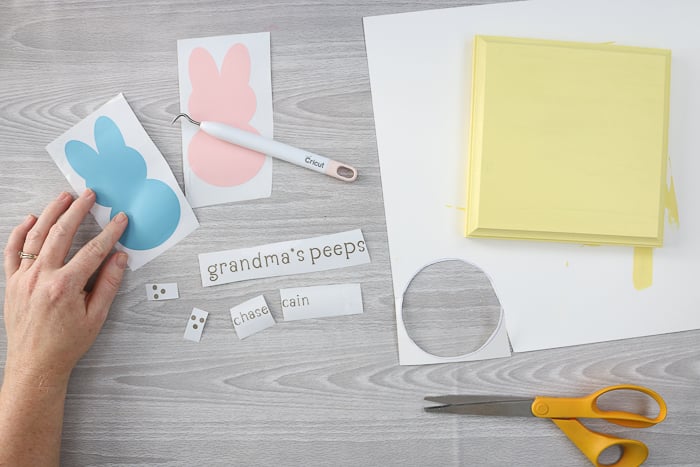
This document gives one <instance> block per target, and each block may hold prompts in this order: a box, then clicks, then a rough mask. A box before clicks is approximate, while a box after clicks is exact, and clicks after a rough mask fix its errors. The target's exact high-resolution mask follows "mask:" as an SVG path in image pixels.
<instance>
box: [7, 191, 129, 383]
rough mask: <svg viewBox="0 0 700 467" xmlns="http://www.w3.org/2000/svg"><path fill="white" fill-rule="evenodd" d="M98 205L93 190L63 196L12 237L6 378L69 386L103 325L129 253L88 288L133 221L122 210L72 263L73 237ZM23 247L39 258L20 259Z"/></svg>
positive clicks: (116, 256)
mask: <svg viewBox="0 0 700 467" xmlns="http://www.w3.org/2000/svg"><path fill="white" fill-rule="evenodd" d="M94 204H95V193H94V192H93V191H92V190H89V189H88V190H85V192H84V193H83V194H82V195H81V196H80V197H78V198H77V199H76V200H75V201H74V200H73V197H72V196H71V195H70V194H68V193H62V194H61V195H60V196H59V197H58V198H57V199H56V200H54V201H53V202H51V204H49V205H48V206H47V207H46V209H45V210H44V212H43V213H42V214H41V216H39V218H38V219H37V218H36V217H34V216H28V217H27V219H25V221H24V222H23V223H22V224H20V225H19V226H17V227H16V228H15V229H14V230H13V231H12V233H11V234H10V237H9V239H8V242H7V246H6V248H5V277H6V283H7V287H6V290H5V307H4V320H5V329H6V330H7V364H6V366H5V379H6V381H7V379H8V376H12V377H13V378H14V379H16V380H18V381H21V382H25V383H27V384H31V385H33V386H36V385H40V386H55V385H65V384H67V382H68V378H69V376H70V373H71V371H72V370H73V367H74V366H75V364H76V363H77V362H78V360H79V359H80V357H82V356H83V354H85V352H87V350H88V349H89V348H90V346H91V345H92V343H93V342H94V340H95V338H96V337H97V334H98V333H99V332H100V329H102V325H103V323H104V321H105V319H106V317H107V312H108V311H109V307H110V305H111V304H112V301H113V300H114V297H115V295H116V293H117V290H118V289H119V285H120V283H121V279H122V275H123V274H124V269H125V268H126V262H127V255H126V253H123V252H120V253H116V254H114V255H112V256H111V257H110V258H109V259H108V260H107V261H106V262H105V263H104V265H103V266H102V269H101V270H100V272H99V274H98V276H97V280H96V282H95V284H94V286H93V288H92V290H91V291H90V292H87V291H85V286H86V284H87V282H88V279H89V278H90V276H92V274H93V273H94V272H95V271H96V270H97V269H98V268H99V267H100V264H102V262H103V261H104V260H105V258H106V257H107V255H108V254H109V252H110V251H111V249H112V248H113V247H114V245H115V244H116V242H117V241H118V240H119V237H120V236H121V235H122V233H123V232H124V229H125V228H126V226H127V223H128V221H127V217H126V215H124V214H123V213H120V214H118V215H117V216H115V217H114V218H113V219H112V220H111V221H110V223H109V224H107V226H106V227H105V228H104V230H103V231H102V232H101V233H100V234H99V235H97V236H96V237H95V238H93V239H92V240H91V241H90V242H88V243H87V244H86V245H85V246H83V247H82V248H81V249H80V250H79V251H78V252H77V253H76V254H75V256H74V257H73V258H72V259H71V260H70V261H69V262H68V263H65V259H66V256H67V255H68V252H69V250H70V247H71V244H72V242H73V237H74V236H75V233H76V231H77V230H78V227H79V226H80V223H81V222H82V221H83V219H84V218H85V216H86V214H87V213H88V211H89V210H90V208H92V206H93V205H94ZM19 251H24V252H26V253H35V254H37V255H38V256H37V257H36V259H20V257H19V255H18V252H19Z"/></svg>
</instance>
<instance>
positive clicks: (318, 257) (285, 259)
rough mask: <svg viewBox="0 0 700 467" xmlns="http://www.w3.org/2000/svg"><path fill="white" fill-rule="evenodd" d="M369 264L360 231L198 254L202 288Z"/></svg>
mask: <svg viewBox="0 0 700 467" xmlns="http://www.w3.org/2000/svg"><path fill="white" fill-rule="evenodd" d="M369 262H370V259H369V252H368V251H367V245H366V243H365V239H364V237H363V236H362V231H361V230H360V229H356V230H349V231H347V232H340V233H337V234H331V235H323V236H320V237H313V238H305V239H301V240H292V241H287V242H279V243H270V244H268V245H260V246H256V247H252V248H241V249H238V250H227V251H217V252H213V253H202V254H200V255H199V272H200V275H201V277H202V286H204V287H210V286H212V285H220V284H228V283H230V282H239V281H244V280H249V279H260V278H263V277H274V276H286V275H290V274H302V273H307V272H315V271H327V270H329V269H338V268H345V267H349V266H357V265H360V264H367V263H369Z"/></svg>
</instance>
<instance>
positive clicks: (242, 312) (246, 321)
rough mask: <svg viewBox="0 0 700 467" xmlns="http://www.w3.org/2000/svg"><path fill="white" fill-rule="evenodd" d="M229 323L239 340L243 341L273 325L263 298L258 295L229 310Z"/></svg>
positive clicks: (270, 313) (273, 321)
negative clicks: (231, 324)
mask: <svg viewBox="0 0 700 467" xmlns="http://www.w3.org/2000/svg"><path fill="white" fill-rule="evenodd" d="M230 311H231V322H233V329H234V330H235V331H236V335H237V336H238V338H239V339H245V338H246V337H249V336H252V335H253V334H256V333H258V332H260V331H262V330H265V329H267V328H269V327H271V326H274V325H275V318H273V317H272V312H271V311H270V307H268V306H267V302H266V301H265V297H264V296H262V295H258V296H257V297H255V298H251V299H250V300H248V301H245V302H243V303H241V304H240V305H237V306H234V307H233V308H231V310H230Z"/></svg>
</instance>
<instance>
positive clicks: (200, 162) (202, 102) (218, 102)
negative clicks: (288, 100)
mask: <svg viewBox="0 0 700 467" xmlns="http://www.w3.org/2000/svg"><path fill="white" fill-rule="evenodd" d="M177 50H178V71H179V82H180V109H181V111H182V112H184V113H187V114H189V115H190V116H191V117H192V118H194V119H195V120H197V121H204V120H206V121H214V122H220V123H224V124H226V125H230V126H234V127H236V128H240V129H242V130H245V131H249V132H252V133H255V134H260V135H262V136H265V137H267V138H272V136H273V134H272V133H273V131H272V130H273V120H272V81H271V71H270V35H269V33H256V34H240V35H232V36H216V37H205V38H197V39H183V40H179V41H178V42H177ZM182 156H183V171H184V178H185V192H186V194H187V199H188V200H189V201H190V203H192V206H194V207H200V206H208V205H212V204H221V203H227V202H233V201H242V200H248V199H256V198H266V197H269V196H270V195H271V193H272V160H271V159H270V158H269V157H267V156H265V155H264V154H261V153H259V152H256V151H253V150H250V149H246V148H243V147H241V146H237V145H234V144H230V143H227V142H225V141H222V140H220V139H217V138H214V137H212V136H210V135H208V134H206V133H204V132H203V131H201V130H199V129H198V128H197V127H196V126H194V125H189V124H185V125H183V126H182Z"/></svg>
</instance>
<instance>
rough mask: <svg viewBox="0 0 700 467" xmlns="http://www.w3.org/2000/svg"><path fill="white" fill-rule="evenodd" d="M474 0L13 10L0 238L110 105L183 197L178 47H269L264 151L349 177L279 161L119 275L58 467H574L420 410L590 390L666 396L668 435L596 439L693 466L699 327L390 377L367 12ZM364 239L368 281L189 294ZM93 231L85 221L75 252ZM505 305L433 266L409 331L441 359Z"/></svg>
mask: <svg viewBox="0 0 700 467" xmlns="http://www.w3.org/2000/svg"><path fill="white" fill-rule="evenodd" d="M468 3H469V2H468V1H449V0H445V1H440V0H435V1H431V2H411V1H396V0H394V1H376V2H375V1H367V0H364V1H360V2H356V3H354V4H348V3H346V2H340V1H337V2H331V1H309V0H300V1H296V2H275V1H270V0H256V1H248V2H242V1H223V0H209V1H196V0H187V1H183V0H168V1H163V0H144V1H141V0H138V1H137V0H130V1H111V2H107V1H86V0H82V1H77V0H72V1H54V2H51V1H44V2H32V1H13V0H10V1H9V2H8V1H5V2H3V5H2V8H1V9H0V143H1V144H0V213H1V217H0V237H2V241H3V242H4V241H5V240H6V239H7V236H8V235H9V232H10V230H11V228H12V227H13V226H14V225H16V224H18V223H19V222H20V221H21V220H22V219H23V217H24V216H26V215H27V214H28V213H35V214H38V213H39V212H40V210H41V209H42V208H43V206H44V205H45V204H46V203H47V202H48V201H49V200H51V199H52V198H53V197H55V196H56V195H57V194H58V193H59V192H60V191H61V190H70V186H69V185H68V183H67V182H66V180H65V179H64V178H63V175H61V173H60V172H59V170H58V168H57V167H56V166H55V164H54V163H53V161H52V160H51V159H50V157H49V156H48V154H47V153H46V151H45V150H44V146H45V145H46V144H47V143H48V142H50V141H52V140H53V139H54V138H55V137H56V136H58V135H59V134H61V133H62V132H63V131H65V130H66V129H67V128H69V127H70V126H72V125H73V124H75V123H76V122H78V121H79V120H81V119H82V118H83V117H85V116H86V115H87V114H88V113H90V112H92V111H93V110H95V109H96V108H97V107H98V106H100V105H101V104H103V103H104V102H106V101H107V100H108V99H109V98H111V97H113V96H114V95H116V94H117V93H119V92H123V93H124V94H125V96H126V98H127V100H128V101H129V103H130V104H131V106H132V107H133V109H134V111H135V113H136V115H137V116H138V117H139V119H140V120H141V122H142V123H143V126H144V127H145V129H146V131H147V132H148V133H149V135H150V136H151V137H152V139H153V140H154V142H155V144H156V145H157V146H158V147H159V148H160V150H161V151H162V153H163V154H164V156H165V158H166V160H167V161H168V163H169V164H170V166H171V167H172V169H173V171H174V173H175V176H176V178H178V180H179V181H180V182H182V162H181V146H180V144H181V143H180V129H179V126H171V125H170V124H169V122H170V119H171V118H172V116H173V114H175V113H177V111H178V108H179V104H178V102H179V98H178V84H177V55H176V40H177V39H181V38H189V37H203V36H213V35H222V34H236V33H249V32H260V31H270V32H271V47H272V85H273V86H272V87H273V95H274V121H275V136H276V138H277V139H279V140H281V141H284V142H288V143H290V144H292V145H295V146H299V147H303V148H306V149H308V150H311V151H314V152H316V153H319V154H324V155H328V156H330V157H332V158H337V159H339V160H342V161H344V162H347V163H349V164H351V165H354V166H355V167H357V168H358V169H359V173H360V178H359V180H358V181H357V182H356V183H354V184H351V185H345V184H342V183H340V182H337V181H334V180H332V179H330V178H328V177H322V176H319V175H317V174H314V173H312V172H309V171H304V170H303V169H300V168H298V167H295V166H291V165H288V164H285V163H282V162H276V163H275V164H274V184H273V195H272V197H271V198H269V199H263V200H256V201H250V202H243V203H238V204H228V205H220V206H214V207H207V208H201V209H198V210H196V214H197V217H198V218H199V220H200V222H201V227H200V228H199V229H198V230H197V231H196V232H195V233H193V234H192V235H190V236H189V237H188V238H186V239H185V240H184V241H182V242H181V243H180V244H178V245H177V246H176V247H175V248H173V249H171V250H170V251H168V252H167V253H166V254H164V255H162V256H161V257H159V258H157V259H156V260H154V261H153V262H152V263H150V264H148V265H147V266H145V267H143V268H142V269H140V270H138V271H136V272H127V275H126V277H125V280H124V283H123V286H122V288H121V291H120V292H119V295H118V296H117V299H116V301H115V303H114V305H113V306H112V309H111V313H110V315H109V318H108V320H107V323H106V324H105V326H104V329H103V330H102V333H101V334H100V336H99V337H98V339H97V342H96V343H95V345H94V347H93V348H92V349H91V350H90V351H89V353H88V354H87V355H86V356H85V357H84V358H83V359H82V360H81V362H80V363H79V365H78V367H77V368H76V370H75V372H74V374H73V377H72V380H71V383H70V387H69V391H68V397H67V403H66V412H65V423H64V436H63V446H62V461H63V465H66V466H87V465H104V466H107V465H110V466H112V465H114V466H116V465H157V466H176V465H177V466H189V465H203V466H214V465H304V466H311V465H458V464H459V465H494V466H503V465H518V466H520V465H522V466H531V465H538V466H539V465H541V466H562V465H571V466H585V465H590V464H589V463H588V462H587V461H586V460H585V458H584V457H583V456H582V455H581V454H580V453H579V452H578V451H577V449H576V448H575V447H574V446H573V445H572V444H571V443H570V442H569V441H568V440H567V438H566V437H565V436H564V435H563V434H562V433H561V432H560V431H559V430H558V429H557V428H556V427H555V426H554V425H553V424H552V423H549V422H547V421H542V420H536V419H510V418H487V417H481V418H469V417H460V416H447V415H442V416H441V415H433V414H427V413H424V412H423V411H422V407H423V405H424V403H423V400H422V399H423V397H424V396H425V395H428V394H433V395H435V394H444V393H455V392H459V393H475V394H490V393H495V394H503V395H534V394H537V393H546V394H551V395H581V394H583V393H585V392H588V391H592V390H594V389H597V388H599V387H602V386H605V385H609V384H617V383H622V382H631V383H636V384H643V385H648V386H650V387H652V388H654V389H656V390H657V391H659V392H660V393H661V394H662V395H663V396H664V397H665V399H666V401H667V402H668V406H669V413H668V418H667V420H666V421H665V422H663V423H662V424H660V425H658V426H656V427H653V428H649V429H645V430H630V429H624V428H620V427H617V428H614V427H611V426H609V425H605V424H595V423H593V424H592V426H593V427H594V428H596V429H601V430H606V431H607V432H609V433H613V434H617V435H619V436H624V437H632V438H635V439H640V440H642V441H644V442H645V443H647V444H648V446H649V447H650V457H649V460H648V461H647V465H700V403H698V397H699V396H700V344H699V338H700V331H691V332H683V333H677V334H671V335H663V336H654V337H647V338H640V339H631V340H625V341H619V342H609V343H602V344H594V345H587V346H580V347H572V348H563V349H555V350H546V351H539V352H530V353H522V354H516V355H514V356H513V357H511V358H507V359H499V360H492V361H482V362H475V363H457V364H446V365H434V366H422V367H401V366H399V365H398V355H397V348H396V329H395V319H394V310H393V293H392V285H391V271H390V266H389V253H388V245H387V235H386V225H385V219H384V209H383V204H382V192H381V180H380V176H379V167H378V158H377V147H376V138H375V133H374V123H373V116H372V103H371V95H370V86H369V77H368V71H367V61H366V54H365V45H364V38H363V29H362V17H363V16H369V15H378V14H387V13H398V12H404V11H413V10H421V9H430V8H440V7H450V6H458V5H463V4H468ZM485 3H488V2H485ZM354 228H361V229H362V230H363V232H364V235H365V238H366V240H367V243H368V246H369V250H370V254H371V257H372V263H371V264H370V265H366V266H359V267H354V268H348V269H342V270H337V271H331V272H324V273H313V274H307V275H301V276H291V277H283V278H272V279H264V280H255V281H248V282H244V283H238V284H229V285H223V286H218V287H212V288H207V289H204V288H202V286H201V283H200V279H199V275H198V273H199V269H198V263H197V254H198V253H202V252H208V251H216V250H222V249H229V248H238V247H247V246H254V245H258V244H263V243H268V242H277V241H283V240H289V239H293V238H305V237H311V236H316V235H321V234H329V233H335V232H340V231H344V230H350V229H354ZM98 230H99V229H98V226H97V224H96V223H95V221H94V220H93V219H92V218H90V219H88V220H86V222H85V223H84V225H83V226H82V228H81V230H80V232H79V234H78V238H77V239H76V245H78V244H82V243H84V242H85V241H86V240H87V239H89V238H90V237H91V236H93V235H95V234H96V233H97V232H98ZM446 279H450V280H446ZM147 282H177V283H178V284H179V286H180V295H181V298H180V299H179V300H175V301H167V302H150V301H147V300H146V297H145V291H144V284H145V283H147ZM341 282H360V283H362V290H363V295H364V309H365V312H364V314H363V315H357V316H347V317H338V318H331V319H316V320H306V321H297V322H288V323H285V322H283V321H282V319H281V311H280V304H279V293H278V289H280V288H284V287H294V286H306V285H320V284H330V283H341ZM484 284H485V285H486V289H485V288H484ZM0 286H2V288H3V291H4V286H5V281H4V279H2V281H0ZM261 293H262V294H264V295H265V297H266V298H267V300H268V303H269V304H270V306H271V307H272V310H273V314H274V316H275V317H276V318H277V320H278V325H276V326H275V327H273V328H270V329H268V330H266V331H264V332H262V333H260V334H258V335H256V336H254V337H251V338H250V339H248V340H246V341H239V340H238V338H237V337H236V336H235V334H234V332H233V328H232V325H231V321H230V316H229V313H228V309H229V308H230V307H231V306H233V305H235V304H238V303H240V302H242V301H244V300H246V299H248V298H251V297H253V296H255V295H258V294H261ZM474 297H478V299H476V300H475V299H474ZM496 300H497V299H496V298H495V296H494V295H493V294H492V293H490V292H489V290H488V283H487V282H485V279H484V277H483V275H480V274H479V273H477V272H475V271H469V270H465V269H464V267H457V266H454V265H451V266H450V265H448V266H441V267H437V268H434V269H433V270H431V271H427V272H426V273H425V274H422V275H421V276H420V277H419V278H418V279H417V280H416V284H415V288H412V289H411V292H410V296H409V297H408V305H407V306H408V310H407V314H408V324H409V327H410V331H411V333H412V335H413V336H414V337H415V339H416V340H417V341H418V342H419V343H420V344H421V345H422V346H424V347H425V348H426V349H428V350H431V351H433V352H437V353H442V354H446V355H450V354H456V353H458V352H462V351H466V350H469V349H473V348H476V347H478V345H479V344H480V342H481V341H482V340H483V339H484V338H485V336H487V335H488V334H489V333H490V331H491V329H492V328H493V326H494V323H495V319H496V318H495V317H496V311H495V310H497V309H498V303H497V301H496ZM465 303H466V304H467V306H466V308H465V305H464V304H465ZM193 306H197V307H199V308H203V309H206V310H208V311H210V319H209V321H208V323H207V326H206V329H205V330H204V335H203V339H202V341H201V343H199V344H195V343H192V342H188V341H184V340H183V338H182V334H183V332H184V327H185V322H186V319H187V317H188V315H189V312H190V310H191V309H192V307H193ZM669 306H673V304H672V303H669ZM659 313H663V310H659ZM0 336H1V337H0V348H1V349H2V350H0V360H1V361H2V362H4V359H5V342H6V336H5V333H4V332H2V333H0Z"/></svg>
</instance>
